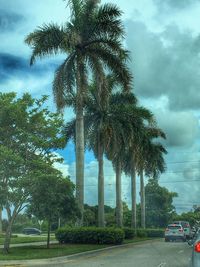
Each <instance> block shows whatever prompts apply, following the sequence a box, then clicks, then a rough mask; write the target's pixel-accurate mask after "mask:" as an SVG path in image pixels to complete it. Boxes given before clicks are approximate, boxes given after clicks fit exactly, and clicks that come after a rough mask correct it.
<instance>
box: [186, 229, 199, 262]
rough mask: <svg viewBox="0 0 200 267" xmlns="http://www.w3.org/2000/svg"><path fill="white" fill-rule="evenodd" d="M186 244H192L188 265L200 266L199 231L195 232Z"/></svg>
mask: <svg viewBox="0 0 200 267" xmlns="http://www.w3.org/2000/svg"><path fill="white" fill-rule="evenodd" d="M188 244H189V245H191V246H192V256H191V259H190V267H199V266H200V231H198V232H197V234H196V235H195V237H194V238H193V239H192V240H189V241H188Z"/></svg>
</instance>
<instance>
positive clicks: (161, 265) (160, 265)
mask: <svg viewBox="0 0 200 267" xmlns="http://www.w3.org/2000/svg"><path fill="white" fill-rule="evenodd" d="M166 265H167V263H166V262H161V263H160V264H159V265H158V266H157V267H164V266H166Z"/></svg>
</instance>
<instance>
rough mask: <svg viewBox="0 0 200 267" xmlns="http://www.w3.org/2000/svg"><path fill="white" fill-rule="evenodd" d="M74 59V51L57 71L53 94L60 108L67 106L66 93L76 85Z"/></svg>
mask: <svg viewBox="0 0 200 267" xmlns="http://www.w3.org/2000/svg"><path fill="white" fill-rule="evenodd" d="M74 59H75V54H74V53H73V54H71V55H70V56H69V57H68V58H67V59H66V60H65V61H64V62H63V64H62V65H60V66H59V67H58V69H57V70H56V72H55V76H54V81H53V94H54V100H55V102H56V105H57V108H58V109H62V108H63V107H65V106H66V95H67V93H72V92H73V89H74V86H75V75H74V68H75V67H74Z"/></svg>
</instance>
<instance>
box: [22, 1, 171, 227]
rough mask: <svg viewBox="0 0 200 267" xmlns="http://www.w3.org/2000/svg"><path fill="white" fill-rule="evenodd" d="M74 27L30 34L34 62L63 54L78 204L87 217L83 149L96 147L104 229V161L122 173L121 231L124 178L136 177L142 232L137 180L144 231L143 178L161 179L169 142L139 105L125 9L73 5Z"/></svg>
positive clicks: (59, 100)
mask: <svg viewBox="0 0 200 267" xmlns="http://www.w3.org/2000/svg"><path fill="white" fill-rule="evenodd" d="M68 6H69V8H70V12H71V15H70V21H67V22H66V23H65V24H64V25H61V26H59V25H57V24H55V23H51V24H44V25H42V26H40V27H38V28H37V29H36V30H35V31H33V32H32V33H30V34H29V35H28V36H27V37H26V39H25V42H26V43H27V44H28V45H29V46H30V47H31V49H32V55H31V59H30V64H31V65H32V64H34V63H35V61H36V60H37V59H38V58H43V57H45V56H48V55H52V54H58V53H62V54H65V55H66V58H65V60H64V62H63V63H62V64H61V65H60V66H59V67H58V69H57V70H56V72H55V77H54V80H53V94H54V99H55V102H56V105H57V108H58V110H60V111H61V110H63V109H64V108H65V107H68V106H71V107H73V108H74V112H75V114H76V118H75V119H74V120H73V121H71V122H69V123H67V126H66V138H67V140H68V139H69V138H73V140H74V142H75V148H76V199H77V203H78V207H79V209H80V211H81V219H80V222H79V224H80V225H82V224H83V220H84V218H83V214H84V151H85V147H87V148H89V149H91V150H92V151H93V152H94V154H95V156H96V159H97V161H98V170H99V172H98V225H99V226H101V227H103V226H104V222H105V218H104V170H103V161H104V156H106V157H107V158H108V159H110V160H112V163H113V166H114V169H115V172H116V196H117V197H116V205H117V225H118V226H119V227H121V226H122V224H123V222H122V217H123V216H122V200H121V174H122V172H125V173H126V174H127V175H129V176H130V177H131V192H132V197H131V199H132V227H134V228H136V174H138V175H139V176H140V181H141V189H140V193H141V203H142V204H141V209H142V212H141V214H142V225H143V227H145V192H144V178H143V175H144V174H145V175H147V176H149V177H154V178H157V177H158V175H159V173H161V172H163V171H164V170H165V162H164V157H163V154H165V153H166V149H165V148H164V147H163V145H162V144H161V143H160V142H159V141H155V140H156V139H159V140H160V139H162V138H166V137H165V134H164V132H163V131H162V130H161V129H159V128H158V127H157V124H156V121H155V118H154V116H153V114H152V113H151V112H150V111H148V110H147V109H145V108H143V107H139V106H138V104H137V99H136V97H135V96H134V94H133V93H132V88H133V79H132V73H131V71H130V69H129V68H128V61H129V52H128V51H127V50H126V49H125V48H124V46H123V39H124V36H125V31H124V26H123V24H122V21H121V14H122V12H121V10H120V9H119V8H118V7H117V6H116V5H114V4H107V3H106V4H103V5H102V4H100V1H96V0H69V1H68Z"/></svg>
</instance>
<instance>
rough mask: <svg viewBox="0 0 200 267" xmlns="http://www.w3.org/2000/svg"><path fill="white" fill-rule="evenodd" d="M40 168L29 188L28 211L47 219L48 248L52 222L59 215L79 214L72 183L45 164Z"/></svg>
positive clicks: (68, 216) (69, 216) (39, 217)
mask: <svg viewBox="0 0 200 267" xmlns="http://www.w3.org/2000/svg"><path fill="white" fill-rule="evenodd" d="M42 169H43V171H42V172H41V175H38V176H37V177H36V178H35V179H34V181H33V183H32V186H31V188H30V199H29V205H28V211H29V213H31V214H33V215H34V216H36V217H37V218H38V219H40V220H47V222H48V235H47V248H49V244H50V231H51V224H52V222H53V221H55V219H56V218H57V219H58V218H59V217H61V216H64V217H67V218H68V219H70V218H71V217H76V216H77V215H79V214H78V208H77V206H76V203H75V198H74V195H73V193H74V185H73V183H72V182H71V181H70V179H69V178H64V177H63V176H62V174H61V173H60V172H59V171H58V170H56V169H54V168H52V167H51V166H47V165H46V164H45V165H44V166H43V167H42Z"/></svg>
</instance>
